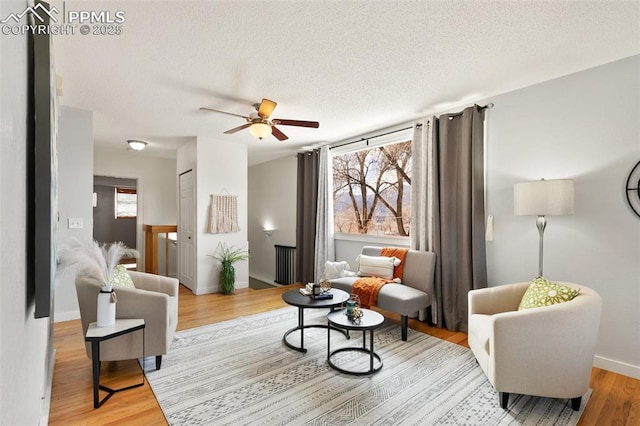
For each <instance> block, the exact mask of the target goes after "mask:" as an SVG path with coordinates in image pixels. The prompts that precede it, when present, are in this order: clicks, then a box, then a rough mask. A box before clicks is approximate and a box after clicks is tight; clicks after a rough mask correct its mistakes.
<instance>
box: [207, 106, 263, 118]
mask: <svg viewBox="0 0 640 426" xmlns="http://www.w3.org/2000/svg"><path fill="white" fill-rule="evenodd" d="M200 111H211V112H218V113H220V114H226V115H230V116H232V117H240V118H244V119H245V120H250V119H251V118H249V117H247V116H246V115H240V114H234V113H232V112H226V111H220V110H217V109H211V108H205V107H200Z"/></svg>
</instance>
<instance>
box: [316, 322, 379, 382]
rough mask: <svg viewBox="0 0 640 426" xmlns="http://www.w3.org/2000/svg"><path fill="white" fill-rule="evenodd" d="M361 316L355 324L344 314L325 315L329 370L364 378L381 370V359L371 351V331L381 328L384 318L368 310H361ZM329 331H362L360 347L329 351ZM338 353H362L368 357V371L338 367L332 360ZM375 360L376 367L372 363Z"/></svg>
mask: <svg viewBox="0 0 640 426" xmlns="http://www.w3.org/2000/svg"><path fill="white" fill-rule="evenodd" d="M362 312H363V315H362V318H361V319H360V322H358V323H355V322H353V321H351V320H350V319H349V318H347V316H346V315H345V314H344V312H342V311H341V310H340V311H335V312H331V313H330V314H329V315H327V326H328V331H327V363H328V364H329V366H330V367H331V368H333V369H334V370H337V371H339V372H341V373H345V374H351V375H354V376H366V375H369V374H373V373H377V372H378V371H380V369H381V368H382V359H381V358H380V356H379V355H378V354H377V353H375V351H374V350H373V331H374V330H375V329H377V328H380V327H381V326H382V323H383V322H384V317H383V316H382V315H381V314H379V313H378V312H376V311H372V310H370V309H362ZM331 329H338V330H347V331H348V330H354V331H358V330H362V347H361V348H360V347H346V348H340V349H336V350H334V351H331ZM367 331H369V347H368V348H367ZM339 352H364V353H365V354H368V355H369V369H368V370H364V371H361V370H358V371H356V370H348V369H346V368H343V367H339V366H338V365H336V364H335V363H334V362H333V361H332V360H331V357H333V356H334V355H335V354H337V353H339ZM374 359H377V360H378V362H377V365H376V363H375V362H374Z"/></svg>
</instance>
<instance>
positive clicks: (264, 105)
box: [258, 98, 278, 118]
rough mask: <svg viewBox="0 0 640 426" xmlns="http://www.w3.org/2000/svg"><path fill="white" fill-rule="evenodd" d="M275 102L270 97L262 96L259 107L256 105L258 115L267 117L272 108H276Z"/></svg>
mask: <svg viewBox="0 0 640 426" xmlns="http://www.w3.org/2000/svg"><path fill="white" fill-rule="evenodd" d="M276 105H278V104H277V103H275V102H273V101H272V100H270V99H266V98H262V102H260V107H258V115H259V116H260V117H262V118H269V116H270V115H271V113H272V112H273V110H274V109H275V108H276Z"/></svg>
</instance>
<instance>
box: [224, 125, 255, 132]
mask: <svg viewBox="0 0 640 426" xmlns="http://www.w3.org/2000/svg"><path fill="white" fill-rule="evenodd" d="M249 126H251V123H245V124H243V125H242V126H238V127H234V128H233V129H230V130H227V131H226V132H224V133H225V134H227V135H232V134H234V133H235V132H239V131H240V130H242V129H246V128H247V127H249Z"/></svg>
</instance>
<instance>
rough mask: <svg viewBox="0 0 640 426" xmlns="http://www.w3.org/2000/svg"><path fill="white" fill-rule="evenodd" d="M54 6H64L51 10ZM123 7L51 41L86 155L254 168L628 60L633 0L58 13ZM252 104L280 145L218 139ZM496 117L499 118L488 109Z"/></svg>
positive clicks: (633, 41)
mask: <svg viewBox="0 0 640 426" xmlns="http://www.w3.org/2000/svg"><path fill="white" fill-rule="evenodd" d="M51 3H52V5H54V6H57V7H59V8H60V9H61V8H62V7H63V5H62V2H61V1H55V0H54V1H51ZM64 7H65V8H66V10H80V9H82V10H109V11H112V12H115V11H117V10H123V11H125V14H126V22H125V23H124V24H122V28H123V30H124V31H123V34H121V35H111V36H109V35H86V36H84V35H80V34H75V35H72V36H70V35H64V36H63V35H59V36H55V37H54V43H55V45H54V48H55V58H56V70H57V73H58V74H59V75H61V76H62V78H63V81H64V95H63V97H62V100H61V102H62V104H64V105H69V106H73V107H77V108H82V109H87V110H91V111H93V112H94V134H95V144H96V147H97V148H99V149H114V150H126V149H127V148H126V143H125V141H126V140H127V139H143V140H146V141H148V142H149V146H148V147H147V149H146V150H145V151H143V152H142V153H140V154H139V155H156V156H165V157H172V156H175V150H176V148H177V147H179V146H180V144H181V143H184V141H185V140H186V138H188V137H193V136H197V135H198V136H207V137H212V138H216V139H220V140H226V141H233V142H234V143H242V144H246V145H247V146H248V147H249V163H250V164H256V163H259V162H262V161H265V160H269V159H272V158H277V157H281V156H283V155H287V154H288V153H293V152H296V151H297V150H299V149H300V148H301V147H302V146H310V145H314V144H321V143H325V142H335V141H339V140H344V139H348V138H351V137H354V136H356V135H360V134H363V133H366V132H370V131H373V130H377V129H381V128H384V127H387V126H390V125H394V124H397V123H402V122H406V121H409V120H411V119H413V118H416V117H421V116H424V115H426V114H429V113H433V112H443V111H447V110H448V109H449V108H453V107H457V106H460V105H466V104H469V103H472V102H473V101H475V100H478V99H483V98H486V97H488V96H491V95H495V94H499V93H504V92H507V91H510V90H514V89H518V88H521V87H526V86H529V85H532V84H535V83H538V82H541V81H545V80H549V79H551V78H555V77H559V76H562V75H566V74H569V73H572V72H576V71H579V70H583V69H587V68H590V67H593V66H597V65H600V64H604V63H607V62H611V61H614V60H616V59H620V58H623V57H627V56H631V55H634V54H638V53H640V2H638V1H604V2H597V1H589V2H586V1H544V2H543V1H515V0H514V1H413V2H412V1H402V2H398V1H366V2H365V1H331V2H330V1H286V2H278V1H269V2H263V1H251V2H249V1H171V2H159V1H137V2H131V1H125V2H123V1H119V2H102V1H96V2H87V1H84V2H75V1H66V3H65V4H64ZM263 97H266V98H270V99H273V100H275V101H276V102H278V106H277V108H276V110H275V112H274V114H273V117H278V118H291V119H300V120H316V121H319V122H320V128H319V129H305V128H295V127H287V126H281V127H280V129H281V130H282V131H284V132H285V133H286V134H287V135H288V136H289V137H290V139H289V140H288V141H286V142H279V141H277V140H276V139H275V138H269V140H266V139H265V140H262V141H258V140H257V139H255V138H253V137H252V136H251V135H250V134H249V132H248V131H247V130H244V131H242V132H239V133H236V134H234V135H224V134H223V132H224V131H225V130H228V129H230V128H232V127H236V126H238V125H240V124H242V123H243V120H242V119H240V118H235V117H231V116H226V115H219V114H213V113H206V112H202V111H199V110H198V108H199V107H201V106H205V107H209V108H215V109H222V110H225V111H229V112H233V113H237V114H242V115H248V114H249V113H250V112H252V107H251V104H253V103H255V102H259V101H260V99H262V98H263ZM496 107H499V105H497V106H496Z"/></svg>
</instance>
